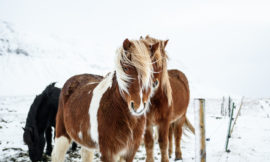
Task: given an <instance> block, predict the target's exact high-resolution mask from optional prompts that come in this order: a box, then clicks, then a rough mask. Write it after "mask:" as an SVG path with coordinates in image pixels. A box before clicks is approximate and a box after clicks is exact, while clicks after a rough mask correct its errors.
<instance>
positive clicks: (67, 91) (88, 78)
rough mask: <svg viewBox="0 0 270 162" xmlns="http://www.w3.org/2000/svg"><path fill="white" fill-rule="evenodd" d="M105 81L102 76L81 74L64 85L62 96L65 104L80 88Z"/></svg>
mask: <svg viewBox="0 0 270 162" xmlns="http://www.w3.org/2000/svg"><path fill="white" fill-rule="evenodd" d="M102 79H103V77H102V76H99V75H94V74H80V75H75V76H72V77H71V78H69V79H68V80H67V81H66V83H65V84H64V86H63V88H62V91H61V96H62V99H63V100H64V102H66V101H67V100H68V98H69V97H70V95H71V94H73V93H74V92H75V91H76V90H77V89H78V88H80V87H82V86H84V85H85V84H87V83H91V82H100V81H101V80H102Z"/></svg>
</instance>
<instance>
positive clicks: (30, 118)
mask: <svg viewBox="0 0 270 162" xmlns="http://www.w3.org/2000/svg"><path fill="white" fill-rule="evenodd" d="M54 85H55V82H54V83H51V84H50V85H48V86H47V87H46V88H45V90H43V92H42V93H41V94H39V95H37V96H36V98H35V99H34V102H33V103H32V105H31V107H30V110H29V112H28V115H27V119H26V124H25V127H26V128H27V127H35V126H36V116H37V112H38V108H39V107H40V105H41V103H42V101H43V100H44V98H45V97H46V96H48V95H49V94H50V93H51V92H52V90H53V89H54Z"/></svg>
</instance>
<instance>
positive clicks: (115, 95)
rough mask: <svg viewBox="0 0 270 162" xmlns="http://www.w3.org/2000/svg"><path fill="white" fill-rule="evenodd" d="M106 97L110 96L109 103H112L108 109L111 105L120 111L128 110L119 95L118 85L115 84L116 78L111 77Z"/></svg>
mask: <svg viewBox="0 0 270 162" xmlns="http://www.w3.org/2000/svg"><path fill="white" fill-rule="evenodd" d="M108 91H109V92H108V95H109V96H110V100H111V101H110V102H111V103H113V104H111V105H110V107H111V106H112V105H113V106H115V108H120V109H124V110H126V109H128V107H127V103H126V101H125V100H124V98H123V96H122V95H121V93H120V89H119V84H118V82H117V79H116V76H114V77H113V80H112V86H111V88H109V89H108Z"/></svg>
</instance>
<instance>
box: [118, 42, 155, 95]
mask: <svg viewBox="0 0 270 162" xmlns="http://www.w3.org/2000/svg"><path fill="white" fill-rule="evenodd" d="M131 42H132V44H133V46H131V49H130V51H132V53H131V52H128V51H125V50H124V49H123V47H120V48H119V49H118V50H117V52H116V55H117V56H116V59H115V66H116V67H115V70H116V79H117V82H118V85H119V89H120V93H121V94H122V93H123V92H126V93H127V94H129V92H128V84H129V83H130V82H131V80H132V79H133V78H131V77H130V76H129V75H127V74H126V73H125V72H124V70H123V68H122V65H121V64H125V65H130V66H134V67H135V68H136V70H137V73H138V79H139V81H140V82H141V84H142V88H143V89H147V88H148V87H149V86H151V83H152V68H153V66H152V61H151V58H150V56H149V51H148V49H147V48H146V46H145V44H144V43H143V42H142V41H138V40H132V41H131ZM127 55H130V56H131V59H130V58H128V56H127Z"/></svg>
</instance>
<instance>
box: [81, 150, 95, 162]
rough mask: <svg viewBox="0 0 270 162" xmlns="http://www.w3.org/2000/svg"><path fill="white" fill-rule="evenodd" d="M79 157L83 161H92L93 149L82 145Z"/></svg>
mask: <svg viewBox="0 0 270 162" xmlns="http://www.w3.org/2000/svg"><path fill="white" fill-rule="evenodd" d="M81 157H82V161H83V162H92V161H93V158H94V150H87V149H85V148H83V147H82V149H81Z"/></svg>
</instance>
